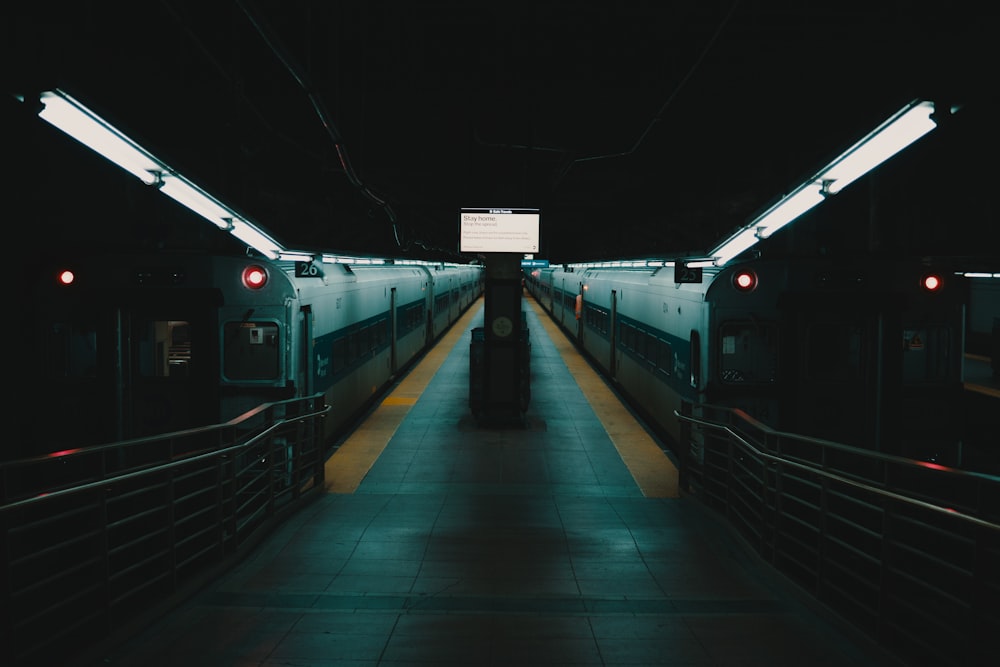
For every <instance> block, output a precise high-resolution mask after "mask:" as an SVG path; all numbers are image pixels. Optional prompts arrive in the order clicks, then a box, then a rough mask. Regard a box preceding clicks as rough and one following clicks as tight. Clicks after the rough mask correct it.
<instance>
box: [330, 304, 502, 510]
mask: <svg viewBox="0 0 1000 667" xmlns="http://www.w3.org/2000/svg"><path fill="white" fill-rule="evenodd" d="M480 301H482V297H480V298H479V300H477V301H476V302H475V303H473V304H472V305H471V306H469V308H468V309H467V310H466V311H465V314H464V315H462V317H460V318H459V319H458V321H456V322H455V323H454V324H452V326H451V328H450V329H449V330H448V332H447V333H446V334H445V335H444V338H442V339H441V340H440V341H438V343H437V344H436V345H435V346H434V347H433V348H431V349H430V350H429V351H428V352H427V354H426V355H424V358H423V359H421V360H420V363H418V364H417V365H416V366H415V367H413V368H412V369H411V370H410V372H409V373H407V374H406V376H405V377H404V378H403V379H402V380H401V381H400V383H399V384H398V385H397V386H396V387H395V388H394V389H393V390H392V392H390V393H389V395H388V396H386V397H385V398H384V399H383V400H382V402H381V403H380V404H379V406H378V407H377V408H375V411H374V413H373V414H371V415H369V416H368V418H367V419H365V421H364V422H363V423H362V424H361V425H360V426H359V427H358V428H357V429H355V430H354V431H353V432H352V433H351V435H350V436H348V438H347V440H345V441H344V443H343V444H341V445H340V447H339V448H338V449H337V451H335V452H334V453H333V456H331V457H330V458H329V459H327V461H326V465H325V466H324V475H325V478H326V491H327V492H328V493H354V492H355V491H356V490H357V488H358V486H359V485H360V484H361V480H363V479H364V478H365V475H367V474H368V471H369V470H371V467H372V465H374V464H375V460H376V459H378V457H379V455H381V454H382V450H384V449H385V446H386V445H388V444H389V441H390V440H392V436H393V435H394V434H395V433H396V429H398V428H399V425H400V424H401V423H402V422H403V419H404V418H405V417H406V415H407V413H408V412H409V411H410V408H411V407H413V405H414V404H415V403H416V402H417V399H419V398H420V396H421V395H422V394H423V393H424V389H426V388H427V385H428V384H429V383H430V381H431V378H433V377H434V374H435V373H437V372H438V369H439V368H441V364H443V363H444V360H445V359H446V358H447V357H448V355H449V354H450V353H451V350H452V348H453V347H455V345H456V344H458V342H459V339H460V338H461V337H462V336H464V335H465V333H466V331H468V329H469V325H470V323H471V321H472V318H473V317H475V316H476V315H477V314H478V313H479V306H480Z"/></svg>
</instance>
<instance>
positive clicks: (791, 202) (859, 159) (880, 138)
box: [688, 100, 937, 266]
mask: <svg viewBox="0 0 1000 667" xmlns="http://www.w3.org/2000/svg"><path fill="white" fill-rule="evenodd" d="M933 115H934V103H933V102H930V101H925V100H915V101H913V102H911V103H909V104H907V105H906V106H905V107H903V108H902V109H900V110H899V111H898V112H896V113H895V114H893V115H892V116H890V117H889V119H888V120H886V121H885V122H884V123H882V124H881V125H879V126H878V127H877V128H875V129H874V130H872V131H871V132H869V133H868V134H867V135H866V136H865V137H864V138H863V139H861V140H860V141H858V142H857V143H855V144H854V145H853V146H851V147H850V148H848V149H847V150H846V151H844V152H843V153H841V154H840V155H839V156H837V157H836V158H835V159H834V160H833V161H832V162H830V163H829V164H828V165H826V166H825V167H823V169H821V170H820V171H819V172H818V173H816V174H815V175H814V176H813V177H812V178H809V179H807V180H806V181H804V182H803V183H802V184H801V185H799V186H798V187H796V188H795V189H794V190H792V192H791V193H790V194H788V195H786V196H785V197H783V198H782V199H781V201H779V202H778V203H777V204H775V205H774V206H772V207H770V208H769V209H767V210H766V211H765V212H764V213H762V214H761V215H759V216H757V217H756V218H754V219H753V220H752V221H751V222H749V223H747V224H746V225H744V226H743V227H742V228H741V229H740V230H739V231H737V232H736V233H735V234H733V235H732V236H730V237H729V238H728V239H726V241H725V242H724V243H722V244H721V245H720V246H718V247H717V248H716V249H715V250H713V251H712V252H710V253H709V255H711V256H712V257H713V258H714V263H715V264H716V265H717V266H722V265H723V264H725V263H727V262H729V261H730V260H732V259H733V258H734V257H736V256H737V255H739V254H740V253H742V252H744V251H746V250H748V249H749V248H751V247H752V246H753V245H754V244H756V243H757V241H758V240H759V239H766V238H768V237H769V236H771V235H772V234H774V233H775V232H776V231H778V230H779V229H781V228H782V227H784V226H785V225H787V224H789V223H791V222H793V221H794V220H796V219H798V218H799V217H800V216H801V215H802V214H804V213H805V212H806V211H808V210H810V209H811V208H813V207H814V206H816V205H817V204H819V203H820V202H822V201H823V200H824V199H825V197H826V196H828V195H834V194H836V193H838V192H840V191H841V190H843V189H844V188H845V187H847V186H848V185H850V184H851V183H853V182H854V181H856V180H857V179H859V178H860V177H862V176H864V175H865V174H867V173H868V172H870V171H871V170H872V169H874V168H875V167H877V166H879V165H880V164H882V163H883V162H885V161H886V160H888V159H889V158H890V157H892V156H893V155H895V154H896V153H898V152H900V151H901V150H903V149H904V148H906V147H907V146H909V145H910V144H912V143H913V142H914V141H916V140H917V139H920V138H921V137H922V136H924V135H925V134H927V133H928V132H930V131H931V130H933V129H934V128H935V127H936V126H937V125H936V123H935V122H934V120H933ZM688 266H694V265H693V264H690V263H689V264H688Z"/></svg>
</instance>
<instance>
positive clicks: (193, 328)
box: [115, 305, 219, 438]
mask: <svg viewBox="0 0 1000 667" xmlns="http://www.w3.org/2000/svg"><path fill="white" fill-rule="evenodd" d="M120 323H121V326H119V327H118V332H117V333H118V336H117V338H118V340H117V341H116V345H115V346H116V348H117V349H118V350H119V353H118V354H119V356H120V359H121V368H122V379H123V383H122V401H121V417H122V423H121V428H120V430H121V437H124V438H134V437H141V436H146V435H155V434H159V433H168V432H171V431H178V430H181V429H185V428H190V427H192V426H201V425H205V424H209V423H214V422H216V421H217V420H218V418H219V414H218V406H219V395H218V381H217V378H218V370H217V368H218V361H217V360H218V352H217V350H216V349H215V348H216V344H217V343H216V340H217V337H216V336H215V335H214V333H215V326H214V324H213V322H212V318H211V317H210V316H207V315H206V314H204V311H201V312H199V310H197V309H192V308H190V307H184V306H180V305H175V306H173V307H168V308H163V309H156V310H152V309H147V308H144V307H141V306H140V307H136V308H123V309H122V310H121V311H120Z"/></svg>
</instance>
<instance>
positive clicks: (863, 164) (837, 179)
mask: <svg viewBox="0 0 1000 667" xmlns="http://www.w3.org/2000/svg"><path fill="white" fill-rule="evenodd" d="M933 115H934V103H933V102H914V103H912V104H910V105H908V106H906V107H904V108H903V109H901V110H900V111H899V112H898V113H896V114H895V115H894V116H892V117H891V118H889V119H888V120H887V121H885V122H884V123H882V124H881V125H880V126H878V127H877V128H875V130H873V131H872V132H871V133H870V134H868V136H866V137H865V138H864V139H862V140H861V141H859V142H858V143H856V144H854V145H853V146H851V147H850V148H849V149H847V151H845V152H844V153H843V154H842V155H841V156H840V157H838V158H837V159H836V160H834V161H833V162H832V163H831V164H830V165H829V166H828V167H827V168H826V169H825V170H824V171H822V172H820V174H819V175H817V177H816V180H819V181H822V182H823V183H824V185H825V188H826V191H827V192H828V193H830V194H836V193H838V192H840V191H841V190H843V189H844V188H845V187H847V186H848V185H850V184H851V183H853V182H854V181H856V180H857V179H858V178H860V177H862V176H864V175H865V174H867V173H868V172H869V171H871V170H872V169H874V168H875V167H877V166H879V165H880V164H882V163H883V162H885V161H886V160H888V159H889V158H891V157H892V156H893V155H895V154H896V153H898V152H899V151H901V150H903V149H904V148H906V147H907V146H909V145H910V144H912V143H913V142H914V141H916V140H917V139H919V138H920V137H922V136H924V135H925V134H927V133H928V132H930V131H931V130H933V129H934V128H935V127H937V124H936V123H935V122H934V120H933V119H932V116H933Z"/></svg>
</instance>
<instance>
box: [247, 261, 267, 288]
mask: <svg viewBox="0 0 1000 667" xmlns="http://www.w3.org/2000/svg"><path fill="white" fill-rule="evenodd" d="M243 284H244V285H246V286H247V287H248V288H250V289H260V288H261V287H263V286H264V285H266V284H267V269H265V268H264V267H263V266H258V265H256V264H251V265H250V266H248V267H246V268H245V269H243Z"/></svg>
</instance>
